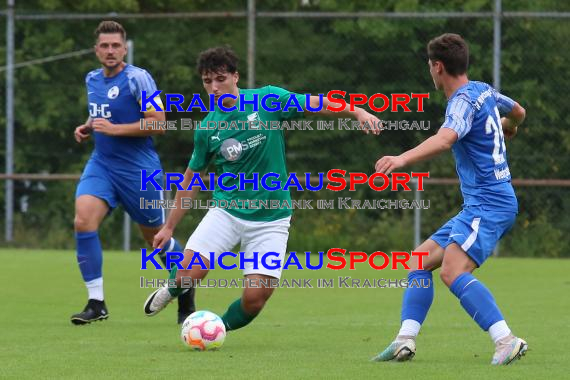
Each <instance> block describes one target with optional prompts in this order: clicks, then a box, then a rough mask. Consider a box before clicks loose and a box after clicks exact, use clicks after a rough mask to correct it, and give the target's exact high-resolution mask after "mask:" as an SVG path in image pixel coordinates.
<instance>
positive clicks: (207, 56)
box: [196, 46, 239, 75]
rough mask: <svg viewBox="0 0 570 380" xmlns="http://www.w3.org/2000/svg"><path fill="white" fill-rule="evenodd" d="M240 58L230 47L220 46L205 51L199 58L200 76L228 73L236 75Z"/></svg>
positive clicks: (197, 66)
mask: <svg viewBox="0 0 570 380" xmlns="http://www.w3.org/2000/svg"><path fill="white" fill-rule="evenodd" d="M238 61H239V60H238V57H237V55H236V53H235V52H234V51H233V50H232V48H230V47H229V46H218V47H215V48H211V49H208V50H205V51H203V52H201V53H200V55H199V56H198V62H197V65H196V68H197V69H198V73H200V75H202V74H206V73H220V72H224V71H227V72H228V73H230V74H234V73H235V72H236V71H237V66H238Z"/></svg>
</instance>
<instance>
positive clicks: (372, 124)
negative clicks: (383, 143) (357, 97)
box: [355, 108, 382, 135]
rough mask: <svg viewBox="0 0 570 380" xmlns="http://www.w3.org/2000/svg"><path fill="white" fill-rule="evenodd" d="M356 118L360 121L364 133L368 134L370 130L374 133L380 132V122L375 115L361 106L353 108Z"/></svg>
mask: <svg viewBox="0 0 570 380" xmlns="http://www.w3.org/2000/svg"><path fill="white" fill-rule="evenodd" d="M355 111H356V120H358V121H359V122H360V128H361V129H362V130H363V131H364V133H366V134H369V133H370V132H372V134H374V135H378V134H380V131H381V129H380V128H381V127H382V122H381V121H380V119H378V118H377V117H376V116H374V115H372V114H371V113H369V112H367V111H366V110H364V109H362V108H355Z"/></svg>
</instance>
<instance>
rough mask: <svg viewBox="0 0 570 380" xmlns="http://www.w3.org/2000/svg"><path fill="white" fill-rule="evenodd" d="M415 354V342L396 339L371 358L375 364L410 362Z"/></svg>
mask: <svg viewBox="0 0 570 380" xmlns="http://www.w3.org/2000/svg"><path fill="white" fill-rule="evenodd" d="M415 354H416V342H415V341H414V340H413V339H410V338H407V339H398V338H396V340H395V341H393V342H392V343H390V345H389V346H388V347H386V349H385V350H384V351H382V352H381V353H379V354H378V355H376V356H375V357H373V358H372V361H375V362H387V361H390V360H396V361H398V362H404V361H407V360H412V358H413V357H414V355H415Z"/></svg>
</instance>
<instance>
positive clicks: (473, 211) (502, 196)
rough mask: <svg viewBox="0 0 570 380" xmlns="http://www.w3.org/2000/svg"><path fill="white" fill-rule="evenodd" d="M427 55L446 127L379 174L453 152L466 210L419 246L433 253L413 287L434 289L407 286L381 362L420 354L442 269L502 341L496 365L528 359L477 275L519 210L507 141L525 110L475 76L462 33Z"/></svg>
mask: <svg viewBox="0 0 570 380" xmlns="http://www.w3.org/2000/svg"><path fill="white" fill-rule="evenodd" d="M427 51H428V57H429V62H428V63H429V69H430V73H431V76H432V78H433V82H434V84H435V88H436V89H437V90H442V91H443V92H444V93H445V95H446V97H447V98H448V104H447V110H446V114H445V122H444V123H443V125H442V127H441V128H440V129H439V131H438V133H437V134H436V135H434V136H432V137H430V138H429V139H427V140H426V141H424V142H423V143H421V144H420V145H418V146H417V147H415V148H413V149H410V150H408V151H407V152H404V153H403V154H401V155H399V156H385V157H382V158H380V159H379V160H378V161H377V162H376V171H377V172H380V173H385V174H388V173H390V172H392V171H393V170H395V169H398V168H401V167H403V166H408V165H411V164H413V163H415V162H418V161H421V160H425V159H428V158H431V157H434V156H436V155H438V154H440V153H442V152H444V151H446V150H448V149H450V148H451V150H452V151H453V154H454V157H455V161H456V170H457V174H458V175H459V180H460V183H461V192H462V194H463V198H464V203H463V209H462V210H461V212H460V213H459V214H457V216H455V217H454V218H452V219H451V220H449V221H448V222H447V223H445V224H444V225H443V226H442V227H441V228H440V229H439V230H438V231H436V232H435V233H434V234H433V235H432V236H431V237H430V238H429V239H428V240H426V241H425V242H424V243H422V244H421V245H420V246H419V247H418V248H416V251H429V252H430V255H429V257H427V258H425V259H424V269H423V270H419V269H418V263H417V261H416V263H415V264H412V266H411V267H412V270H411V271H410V273H409V275H408V283H410V282H411V281H412V280H418V282H419V281H423V283H429V284H430V286H429V287H426V288H421V287H409V288H407V289H406V291H405V293H404V299H403V304H402V314H401V322H402V324H401V328H400V331H399V333H398V335H397V337H396V339H395V340H394V341H393V342H392V343H391V344H390V345H389V346H388V347H387V348H386V349H385V350H384V351H383V352H381V353H380V354H378V356H376V357H375V358H374V360H376V361H390V360H397V361H405V360H410V359H412V357H413V356H414V355H415V352H416V343H415V339H416V336H417V335H418V333H419V331H420V327H421V325H422V323H423V322H424V320H425V318H426V316H427V313H428V311H429V308H430V306H431V304H432V301H433V297H434V290H433V282H432V271H433V270H435V269H437V268H439V267H441V272H440V277H441V279H442V280H443V282H444V283H445V285H447V286H448V287H449V289H450V290H451V292H452V293H453V294H454V295H455V296H456V297H457V298H458V299H459V301H460V303H461V306H463V308H464V309H465V311H466V312H467V313H468V314H469V315H470V316H471V318H473V319H474V320H475V322H476V323H477V324H478V325H479V327H481V329H483V330H484V331H488V332H489V334H490V336H491V338H492V340H493V341H494V343H495V346H496V348H495V354H494V356H493V359H492V361H491V364H495V365H501V364H502V365H505V364H509V363H511V362H512V361H513V360H515V359H517V358H520V357H521V356H522V355H524V353H525V352H526V350H527V347H528V346H527V343H526V342H525V341H524V340H522V339H520V338H517V337H516V336H514V335H513V334H512V333H511V330H510V329H509V327H508V325H507V323H506V322H505V318H504V317H503V315H502V314H501V311H500V310H499V308H498V306H497V304H496V302H495V300H494V298H493V296H492V295H491V292H490V291H489V290H488V289H487V288H486V287H485V285H483V283H481V281H479V280H478V279H477V278H475V277H474V276H473V274H472V272H473V271H474V270H475V269H477V268H479V267H480V266H481V265H482V264H483V263H484V262H485V260H486V259H487V258H488V257H489V256H490V255H491V253H492V251H493V248H494V247H495V245H496V244H497V242H498V241H499V239H501V238H502V237H503V236H504V234H505V233H507V232H508V231H509V229H510V228H511V227H512V226H513V223H514V222H515V218H516V215H517V213H518V203H517V198H516V196H515V192H514V190H513V187H512V185H511V175H510V172H509V166H508V163H507V152H506V148H505V142H504V136H505V135H506V136H509V137H512V136H514V135H515V134H516V131H517V127H518V126H519V125H520V124H521V123H522V122H523V120H524V118H525V110H524V108H522V107H521V106H520V105H519V104H518V103H517V102H515V101H513V100H511V99H509V98H508V97H506V96H504V95H501V94H500V93H498V92H497V91H496V90H495V89H493V88H492V87H491V86H489V85H488V84H486V83H482V82H475V81H470V80H469V79H468V78H467V67H468V63H469V49H468V47H467V44H466V43H465V41H464V40H463V38H461V36H459V35H457V34H443V35H441V36H439V37H437V38H434V39H433V40H431V41H430V42H429V44H428V46H427Z"/></svg>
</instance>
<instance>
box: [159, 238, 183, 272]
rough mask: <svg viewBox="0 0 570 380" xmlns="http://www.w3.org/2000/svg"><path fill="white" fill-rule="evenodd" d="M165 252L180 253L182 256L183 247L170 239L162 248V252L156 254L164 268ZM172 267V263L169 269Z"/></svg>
mask: <svg viewBox="0 0 570 380" xmlns="http://www.w3.org/2000/svg"><path fill="white" fill-rule="evenodd" d="M166 252H181V253H182V254H184V247H183V246H182V245H181V244H180V243H179V242H178V240H176V239H175V238H170V242H168V243H167V244H165V245H164V248H162V251H160V252H159V253H158V256H159V257H160V260H161V261H162V263H163V264H164V265H165V266H166ZM173 265H174V263H172V265H171V267H172V266H173ZM168 269H170V268H168Z"/></svg>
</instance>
